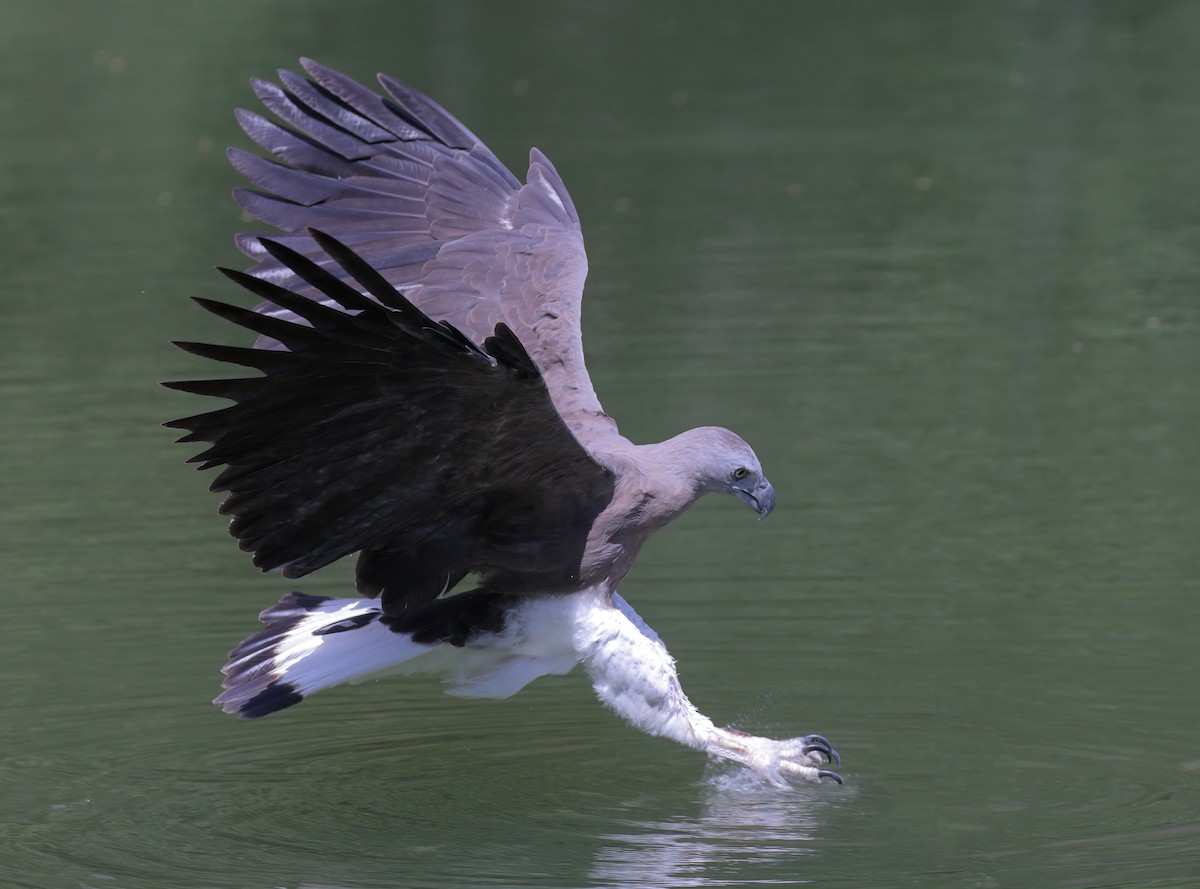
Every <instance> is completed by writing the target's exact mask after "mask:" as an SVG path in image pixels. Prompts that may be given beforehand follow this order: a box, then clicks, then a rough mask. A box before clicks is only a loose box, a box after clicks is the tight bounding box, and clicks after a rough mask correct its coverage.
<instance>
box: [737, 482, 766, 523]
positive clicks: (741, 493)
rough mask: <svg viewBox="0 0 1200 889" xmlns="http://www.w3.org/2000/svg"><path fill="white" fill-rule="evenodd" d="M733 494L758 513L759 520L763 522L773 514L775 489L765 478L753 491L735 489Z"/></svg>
mask: <svg viewBox="0 0 1200 889" xmlns="http://www.w3.org/2000/svg"><path fill="white" fill-rule="evenodd" d="M733 493H734V494H735V495H737V498H738V499H739V500H742V501H744V502H745V503H746V504H748V505H749V506H750V508H751V509H753V510H754V511H755V512H756V513H758V520H759V521H760V522H761V521H762V520H763V519H765V518H766V517H767V516H769V515H770V514H771V510H772V509H774V508H775V489H774V488H772V487H771V483H770V482H769V481H767V480H766V479H765V478H763V479H759V482H758V484H757V485H755V486H754V489H753V490H752V491H746V490H744V489H742V488H734V489H733Z"/></svg>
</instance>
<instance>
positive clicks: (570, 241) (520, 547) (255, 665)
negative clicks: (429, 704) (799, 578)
mask: <svg viewBox="0 0 1200 889" xmlns="http://www.w3.org/2000/svg"><path fill="white" fill-rule="evenodd" d="M301 65H302V68H303V70H304V72H305V74H307V77H306V76H304V75H298V74H295V73H292V72H289V71H280V72H279V82H278V84H276V83H271V82H266V81H261V80H255V81H253V82H252V83H253V88H254V91H255V93H256V95H257V96H258V98H259V99H260V100H261V101H262V103H263V105H264V106H265V107H266V108H267V109H268V110H269V111H270V112H271V114H272V115H273V116H274V117H275V118H276V119H277V122H276V121H272V120H269V119H267V118H266V117H263V116H260V115H258V114H255V113H252V112H249V111H245V110H239V111H238V112H237V117H238V120H239V122H240V124H241V126H242V128H243V129H244V130H245V132H246V133H247V135H248V136H249V137H250V138H251V139H252V140H253V141H254V142H255V143H257V145H259V146H260V147H261V148H262V149H264V151H265V152H266V153H267V154H268V155H271V156H273V159H272V157H265V156H260V155H258V154H255V153H252V152H247V151H243V150H240V149H237V148H232V149H230V151H229V157H230V161H231V163H232V164H233V166H234V168H235V169H236V170H237V171H238V172H239V173H240V174H241V175H242V176H244V177H245V178H246V179H247V180H248V181H249V182H250V183H251V185H252V186H254V187H253V188H252V189H239V190H237V191H235V192H234V196H235V198H236V200H237V202H238V203H239V204H240V205H241V207H242V208H243V210H245V212H246V213H248V214H250V216H252V217H254V218H256V219H258V220H259V221H260V222H262V223H265V224H266V225H268V226H271V227H273V228H275V229H277V230H278V231H277V232H276V233H274V234H270V235H268V234H243V235H240V236H238V238H237V244H238V246H239V248H240V249H241V250H242V251H243V252H244V253H245V254H246V255H247V256H249V257H250V259H251V260H253V262H254V264H253V265H252V266H251V267H250V268H249V269H248V270H247V271H245V272H241V271H234V270H230V269H221V270H220V271H222V272H223V273H224V275H225V276H227V277H228V278H229V279H231V280H232V281H233V282H234V283H236V284H237V285H240V286H241V287H243V288H245V289H246V290H248V291H250V293H252V294H253V295H254V296H255V297H257V299H258V300H260V302H259V303H258V304H257V305H256V306H255V307H254V308H253V309H247V308H241V307H238V306H236V305H231V304H226V303H222V302H217V301H213V300H209V299H201V298H197V302H198V303H199V304H200V305H201V306H202V307H203V308H204V309H207V310H208V311H210V312H212V313H214V314H216V315H218V316H219V317H221V318H223V319H225V320H227V321H229V322H231V323H233V324H234V325H237V326H238V327H241V328H245V329H246V330H247V331H249V332H251V333H253V334H254V335H255V339H254V340H253V342H252V343H251V344H250V345H212V344H205V343H196V342H179V343H177V345H178V346H180V347H181V348H182V349H184V350H186V351H187V352H190V353H193V354H195V355H198V356H201V357H202V358H206V359H212V360H215V361H218V362H223V363H225V364H230V365H235V366H237V367H239V368H245V369H247V370H246V372H244V373H243V374H242V375H240V376H234V377H232V378H220V379H205V380H191V381H180V382H171V383H167V384H166V385H168V386H170V387H172V388H174V389H179V390H183V391H185V392H190V393H195V394H198V395H203V396H213V397H217V398H221V399H225V400H227V401H228V402H230V403H229V404H227V405H224V406H221V407H218V408H216V409H212V410H207V411H206V412H204V413H200V414H196V415H194V416H189V417H185V418H183V419H179V420H174V421H171V422H170V423H168V424H166V425H168V426H170V427H174V428H177V429H182V430H185V431H186V434H185V435H183V437H182V438H180V439H179V441H181V442H203V443H205V444H206V445H207V447H206V449H205V450H203V451H202V452H200V453H199V454H197V455H195V456H194V457H192V458H191V460H190V461H189V462H193V463H198V464H199V468H200V469H211V468H218V467H219V468H220V472H219V474H217V476H216V478H215V480H214V481H213V482H212V485H211V490H214V491H220V492H225V494H226V497H225V499H224V500H223V502H222V504H221V506H220V510H219V511H220V513H221V514H222V515H225V516H228V517H230V524H229V531H230V533H231V534H232V536H233V537H235V538H236V539H237V541H238V543H239V545H240V547H241V549H242V550H243V551H246V552H248V553H251V554H252V556H253V562H254V564H255V565H256V566H258V567H259V568H261V569H262V570H263V571H277V572H281V573H282V575H283V576H284V577H285V578H289V579H297V578H302V577H305V576H306V575H308V574H310V573H311V572H313V571H316V570H317V569H319V568H322V567H324V566H326V565H328V564H330V563H332V562H334V561H336V560H338V559H341V558H342V557H344V556H348V555H351V554H357V562H356V568H355V587H356V590H355V592H356V593H357V595H354V596H348V597H342V598H338V597H329V596H316V595H307V594H305V593H302V592H291V593H289V594H288V595H285V596H284V597H283V598H282V599H281V600H280V601H279V602H278V603H277V604H275V605H273V606H271V607H269V608H267V609H266V610H265V611H263V612H262V613H261V614H260V615H259V620H260V621H261V622H262V623H263V624H264V625H265V626H264V627H263V628H262V629H260V630H259V631H258V632H256V633H254V634H253V635H251V636H249V637H248V638H247V639H245V640H244V641H243V642H242V643H241V644H240V645H238V646H237V647H236V648H234V649H233V650H232V651H231V652H230V653H229V659H228V662H227V663H226V664H225V666H224V668H223V671H222V672H223V673H224V676H225V679H224V683H223V689H224V691H223V692H222V693H221V694H220V696H218V697H217V698H216V700H215V703H216V704H217V705H218V706H219V707H221V708H222V709H223V710H224V711H225V712H228V713H231V714H236V715H238V716H240V717H242V718H245V719H256V718H259V717H262V716H266V715H268V714H270V713H274V712H276V711H278V710H281V709H283V708H285V707H290V706H291V705H293V704H296V703H298V702H300V701H301V700H303V699H304V698H306V697H308V696H309V695H311V694H313V693H314V692H317V691H319V690H321V689H324V688H328V687H330V686H335V685H340V684H343V683H357V682H360V681H363V680H365V679H368V678H375V677H378V676H382V675H394V674H412V673H436V674H441V675H442V676H443V677H444V678H445V679H446V681H447V682H448V684H449V688H448V690H449V693H451V694H455V695H462V696H466V697H488V698H504V697H508V696H509V695H512V694H514V693H516V692H517V691H519V690H520V689H522V688H523V687H524V686H525V685H527V684H528V683H529V682H531V681H533V680H534V679H536V678H537V677H539V676H545V675H551V674H565V673H567V672H568V671H570V670H571V669H573V668H574V667H575V666H576V665H577V664H582V665H583V666H584V668H585V669H586V670H587V672H588V673H589V674H590V676H591V679H592V682H593V684H594V687H595V690H596V694H597V696H598V697H599V699H600V700H601V701H602V702H603V703H604V704H606V705H607V706H608V707H610V708H611V709H613V710H614V711H616V712H617V713H618V714H619V715H620V716H622V717H624V718H625V719H626V720H628V721H629V722H630V723H632V724H633V725H634V726H636V727H638V728H640V729H642V730H643V731H646V732H648V733H649V734H651V735H656V736H661V737H665V738H669V739H672V740H674V741H677V742H680V743H682V744H685V745H687V746H689V747H693V748H696V749H699V750H701V751H704V752H705V753H707V754H709V755H710V756H713V757H717V758H721V759H725V760H731V761H734V762H737V763H741V764H744V765H745V766H746V767H748V768H749V769H751V770H753V771H754V772H756V773H758V774H760V775H761V776H762V777H763V778H764V779H765V780H767V781H769V782H771V783H773V784H776V785H779V786H790V785H789V783H788V782H789V779H795V780H801V781H808V782H814V783H815V782H820V781H822V779H829V780H832V781H836V782H838V783H841V781H842V779H841V777H840V776H839V775H838V774H837V773H836V772H834V771H831V770H830V769H827V768H824V766H827V765H832V766H838V765H840V759H839V757H838V754H837V753H836V752H835V751H834V749H833V747H832V746H831V745H830V743H829V741H828V740H826V738H824V737H823V736H821V735H817V734H808V735H804V736H802V737H797V738H790V739H771V738H764V737H757V736H754V735H750V734H747V733H745V732H743V731H740V730H738V729H735V728H731V727H721V726H718V725H717V724H716V723H714V722H713V721H712V720H711V719H710V718H708V717H707V716H705V715H704V714H703V713H701V712H700V711H699V710H698V709H697V708H696V707H695V706H694V705H693V704H692V702H691V701H690V700H689V699H688V697H687V695H686V694H684V691H683V689H682V687H681V686H680V682H679V678H678V675H677V673H676V669H675V662H674V660H673V659H672V657H671V655H670V653H669V652H668V651H667V648H666V646H665V645H664V644H663V642H662V640H661V639H660V638H659V636H658V635H657V634H656V633H655V632H654V631H653V630H651V629H650V627H649V626H647V624H646V623H645V621H643V620H642V619H641V618H640V617H639V616H638V614H637V613H636V612H635V611H634V610H633V609H632V608H631V607H630V605H629V604H628V603H627V602H626V601H625V600H624V599H623V598H622V597H621V595H620V593H619V592H618V590H619V587H620V585H621V581H622V580H623V579H624V578H625V576H626V574H627V573H628V572H629V570H630V569H631V568H632V566H633V563H634V560H635V559H636V557H637V555H638V552H639V551H640V550H641V548H642V545H643V544H644V543H645V542H646V540H647V539H648V538H649V537H650V535H652V534H653V533H654V532H655V531H657V530H659V529H660V528H663V527H665V526H666V525H668V524H669V523H670V522H671V521H672V520H673V519H675V518H676V517H677V516H679V515H680V514H681V513H682V512H683V511H684V510H686V509H688V508H689V507H690V506H691V505H692V504H693V503H695V502H696V500H697V499H699V498H700V497H702V496H703V495H705V494H708V493H712V492H717V493H723V494H729V495H732V496H734V497H736V498H738V499H739V500H741V501H742V502H744V503H746V504H747V505H748V506H749V507H750V508H751V509H752V510H753V511H754V512H755V513H756V514H757V515H758V516H759V517H760V518H764V517H766V516H767V515H768V514H769V513H770V512H771V510H772V508H773V507H774V506H775V491H774V489H773V488H772V487H771V483H770V482H769V481H767V477H766V476H765V475H764V474H763V470H762V466H761V465H760V463H759V460H758V458H757V457H756V456H755V454H754V451H753V450H752V449H751V448H750V446H749V445H748V444H746V442H745V441H743V440H742V439H741V438H740V437H739V436H737V435H736V434H734V433H733V432H730V431H729V430H728V429H723V428H719V427H714V426H702V427H699V428H696V429H690V430H688V431H686V432H682V433H680V434H679V435H676V436H675V437H673V438H670V439H667V440H666V441H662V442H658V443H654V444H634V443H633V442H631V441H630V440H629V439H627V438H625V437H624V436H622V435H621V433H620V432H619V431H618V429H617V424H616V423H615V422H614V421H613V419H612V418H611V417H609V416H608V415H607V414H606V413H605V412H604V409H603V408H602V407H601V405H600V402H599V400H598V399H597V397H596V393H595V390H594V389H593V387H592V383H591V380H590V379H589V377H588V372H587V368H586V366H585V364H584V353H583V342H582V338H581V332H580V304H581V300H582V296H583V285H584V278H585V277H586V274H587V257H586V254H585V253H584V246H583V237H582V234H581V229H580V222H579V216H578V214H577V213H576V210H575V206H574V204H573V203H572V201H571V198H570V196H569V195H568V194H567V190H566V188H565V187H564V185H563V182H562V180H561V179H560V178H559V175H558V173H557V172H556V171H555V169H554V166H553V165H552V164H551V163H550V161H549V160H548V159H547V158H546V156H545V155H544V154H542V153H541V152H540V151H538V150H537V149H533V150H532V151H531V152H530V162H529V169H528V172H527V173H526V176H525V181H524V182H523V183H522V182H521V181H520V180H518V179H517V178H516V176H514V175H513V174H512V172H510V171H509V169H508V168H507V167H505V166H504V164H502V163H501V162H500V161H499V160H498V159H497V157H496V156H495V155H494V154H493V153H492V152H491V151H490V150H489V149H488V148H487V147H486V146H485V145H484V144H483V143H482V142H481V141H480V140H479V138H477V137H476V136H475V135H474V134H473V133H472V132H471V131H470V130H468V129H467V128H466V127H465V126H463V124H461V123H460V122H459V121H458V120H457V119H455V118H454V117H453V116H451V115H450V114H449V113H448V112H447V111H446V110H445V109H443V108H442V107H441V106H440V105H438V104H437V103H436V102H434V101H433V100H432V99H430V98H428V97H427V96H425V95H423V94H421V93H420V92H418V91H417V90H415V89H413V88H412V87H410V86H408V85H406V84H404V83H401V82H399V81H397V80H395V79H393V78H391V77H388V76H387V75H380V76H379V83H380V86H381V87H382V89H383V93H382V94H381V93H377V92H375V91H373V90H372V89H369V88H367V87H365V86H363V85H362V84H360V83H358V82H356V81H355V80H353V79H352V78H350V77H348V76H346V75H344V74H342V73H340V72H338V71H335V70H333V69H331V68H329V67H326V66H324V65H321V64H318V63H317V62H314V61H311V60H309V59H302V60H301Z"/></svg>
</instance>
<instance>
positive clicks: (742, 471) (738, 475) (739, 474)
mask: <svg viewBox="0 0 1200 889" xmlns="http://www.w3.org/2000/svg"><path fill="white" fill-rule="evenodd" d="M748 472H750V470H749V469H747V468H746V467H745V466H739V467H738V468H737V469H735V470H734V471H733V479H734V481H740V480H741V479H744V478H745V477H746V474H747V473H748Z"/></svg>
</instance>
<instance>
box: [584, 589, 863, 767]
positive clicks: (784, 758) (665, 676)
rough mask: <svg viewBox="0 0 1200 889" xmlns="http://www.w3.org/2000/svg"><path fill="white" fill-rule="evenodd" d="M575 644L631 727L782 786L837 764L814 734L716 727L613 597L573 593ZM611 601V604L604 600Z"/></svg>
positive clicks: (656, 644) (662, 650) (666, 657)
mask: <svg viewBox="0 0 1200 889" xmlns="http://www.w3.org/2000/svg"><path fill="white" fill-rule="evenodd" d="M580 599H581V604H582V605H584V606H585V607H584V610H582V611H581V613H580V615H579V621H578V629H577V633H576V646H577V647H578V649H579V652H580V655H581V659H582V660H583V663H584V666H585V667H586V668H587V670H588V672H589V673H590V674H591V676H592V681H593V683H594V684H595V687H596V694H597V695H599V697H600V700H601V701H603V702H604V703H605V704H607V705H608V706H609V707H611V708H612V709H613V710H615V711H617V713H619V714H620V715H621V716H623V717H625V719H627V720H628V721H629V722H631V723H633V724H634V725H635V726H637V727H638V728H640V729H642V730H643V731H645V732H648V733H650V734H652V735H658V736H661V737H664V738H670V739H671V740H673V741H678V742H679V743H681V744H686V745H688V746H689V747H695V748H697V749H699V750H703V751H705V752H706V753H708V754H709V755H710V756H716V757H721V758H723V759H731V760H734V761H736V762H740V763H742V764H744V765H746V766H748V767H749V768H751V769H753V770H754V771H756V772H758V773H759V774H761V775H762V776H763V777H765V778H766V779H767V780H768V781H770V782H771V783H773V784H776V785H779V786H784V787H786V786H787V781H786V780H785V779H786V778H787V777H796V778H801V779H803V780H806V781H813V782H819V781H820V780H821V779H822V778H831V779H833V780H836V781H838V782H839V783H840V782H841V778H840V777H838V776H837V774H836V773H835V772H831V771H827V770H825V769H822V768H821V766H822V765H825V764H827V763H835V762H837V761H838V759H837V754H836V753H835V752H834V751H833V749H832V748H831V747H830V746H829V742H828V741H826V740H825V739H824V738H822V737H821V736H819V735H806V736H804V737H801V738H791V739H787V740H782V741H776V740H773V739H771V738H760V737H756V736H754V735H748V734H746V733H745V732H741V731H738V730H737V729H731V728H720V727H718V726H717V725H715V724H714V723H713V721H712V720H711V719H709V718H708V717H707V716H705V715H704V714H703V713H701V712H700V711H699V710H698V709H696V707H695V705H694V704H692V702H691V701H690V700H688V697H687V695H686V694H684V692H683V687H682V686H681V685H680V684H679V676H678V673H677V672H676V670H675V660H674V658H672V657H671V654H670V652H668V651H667V647H666V646H665V645H664V644H663V642H662V640H661V639H659V638H658V635H657V634H655V633H654V631H653V630H651V629H650V628H649V627H648V626H647V625H646V623H645V621H643V620H642V619H641V618H640V617H639V616H638V615H637V613H636V612H635V611H634V610H633V609H632V608H630V607H629V604H628V603H627V602H625V600H624V599H622V598H621V597H620V596H619V595H618V594H616V593H613V594H612V596H611V599H610V598H609V597H607V596H603V595H596V596H590V597H587V598H586V599H585V598H584V597H580ZM610 602H611V604H610Z"/></svg>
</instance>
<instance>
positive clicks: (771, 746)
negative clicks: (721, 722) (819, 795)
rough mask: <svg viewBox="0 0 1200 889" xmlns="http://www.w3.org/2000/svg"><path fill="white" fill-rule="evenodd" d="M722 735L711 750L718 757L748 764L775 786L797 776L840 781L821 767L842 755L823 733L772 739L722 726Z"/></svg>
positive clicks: (838, 761) (812, 780) (813, 780)
mask: <svg viewBox="0 0 1200 889" xmlns="http://www.w3.org/2000/svg"><path fill="white" fill-rule="evenodd" d="M722 734H724V735H725V737H724V738H723V739H721V742H719V746H720V747H722V748H724V749H723V750H714V751H712V752H714V753H716V755H718V756H723V757H726V758H729V759H734V760H737V761H739V762H742V763H744V764H745V765H747V766H749V767H750V768H751V769H753V770H754V771H755V772H757V773H758V774H760V775H762V776H763V777H764V778H765V779H766V780H767V781H769V782H770V783H771V784H774V785H775V786H776V787H790V786H791V785H790V784H789V783H788V780H787V779H788V778H793V779H794V778H799V779H801V780H803V781H808V782H810V783H813V784H819V783H820V782H821V781H823V780H825V779H826V778H828V779H829V780H830V781H836V782H837V783H838V784H841V783H842V776H841V775H839V774H838V773H837V772H835V771H832V770H830V769H823V768H821V766H824V765H834V766H841V764H842V758H841V757H840V756H838V752H837V751H836V750H834V749H833V745H832V744H830V743H829V739H828V738H826V737H824V736H823V735H803V736H801V737H799V738H787V739H785V740H781V741H776V740H774V739H772V738H760V737H756V736H754V735H748V734H746V733H745V732H741V731H739V730H737V729H729V728H727V729H724V730H723V732H722Z"/></svg>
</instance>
